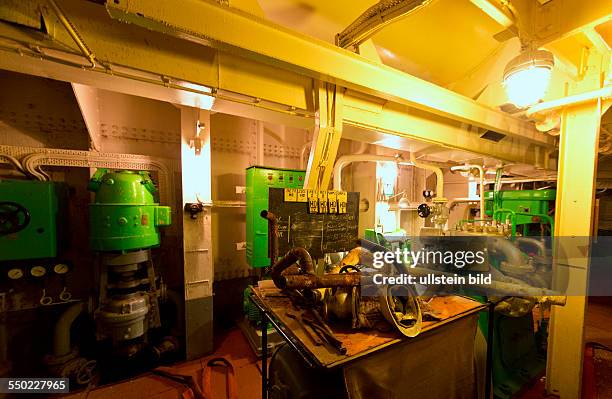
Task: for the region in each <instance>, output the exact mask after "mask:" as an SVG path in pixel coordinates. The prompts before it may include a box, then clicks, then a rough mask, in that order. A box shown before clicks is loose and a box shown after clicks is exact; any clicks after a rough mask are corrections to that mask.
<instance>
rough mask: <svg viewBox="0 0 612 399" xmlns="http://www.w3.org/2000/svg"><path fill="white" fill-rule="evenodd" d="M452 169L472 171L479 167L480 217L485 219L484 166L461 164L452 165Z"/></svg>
mask: <svg viewBox="0 0 612 399" xmlns="http://www.w3.org/2000/svg"><path fill="white" fill-rule="evenodd" d="M450 169H451V171H465V172H470V171H471V170H472V169H478V179H479V185H480V187H479V188H478V195H479V196H480V199H479V202H480V219H484V217H485V199H484V178H485V172H484V168H483V167H482V166H480V165H459V166H451V168H450ZM449 208H450V206H449ZM481 223H482V224H484V221H482V222H481Z"/></svg>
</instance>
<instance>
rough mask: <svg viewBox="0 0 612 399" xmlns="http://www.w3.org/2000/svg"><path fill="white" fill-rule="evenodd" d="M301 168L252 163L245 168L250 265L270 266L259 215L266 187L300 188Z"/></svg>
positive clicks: (265, 230)
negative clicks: (264, 165)
mask: <svg viewBox="0 0 612 399" xmlns="http://www.w3.org/2000/svg"><path fill="white" fill-rule="evenodd" d="M305 177H306V172H305V171H303V170H294V169H280V168H264V167H259V166H251V167H250V168H247V170H246V206H247V208H246V257H247V262H248V263H249V265H251V266H252V267H266V266H270V258H269V257H268V222H267V221H266V220H265V219H263V218H262V217H261V216H260V213H261V211H262V210H264V209H266V210H267V209H268V189H269V188H271V187H272V188H303V187H304V179H305Z"/></svg>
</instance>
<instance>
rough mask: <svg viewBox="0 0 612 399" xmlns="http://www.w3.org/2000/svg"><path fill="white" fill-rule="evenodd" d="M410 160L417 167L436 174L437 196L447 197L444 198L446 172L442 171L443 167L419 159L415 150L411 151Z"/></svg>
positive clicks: (440, 197)
mask: <svg viewBox="0 0 612 399" xmlns="http://www.w3.org/2000/svg"><path fill="white" fill-rule="evenodd" d="M410 162H412V164H413V165H414V166H415V167H417V168H421V169H426V170H431V171H433V172H434V173H435V174H436V191H437V193H436V197H437V198H438V199H439V200H442V199H445V198H444V174H443V173H442V169H440V168H439V167H438V166H436V165H433V164H430V163H427V162H421V161H417V160H416V157H415V156H414V152H411V153H410Z"/></svg>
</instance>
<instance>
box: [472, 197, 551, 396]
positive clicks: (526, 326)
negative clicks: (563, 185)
mask: <svg viewBox="0 0 612 399" xmlns="http://www.w3.org/2000/svg"><path fill="white" fill-rule="evenodd" d="M555 198H556V190H555V189H546V190H500V191H488V192H485V213H486V215H487V216H489V217H491V218H493V219H494V220H496V221H497V222H500V223H505V222H509V223H510V224H511V227H512V228H511V239H514V238H515V237H517V236H519V235H521V236H524V237H527V236H532V237H534V236H552V235H553V232H554V216H553V212H554V201H555ZM492 263H493V264H495V260H493V261H492ZM475 299H479V300H481V301H483V302H485V301H486V300H487V298H486V297H476V298H475ZM493 317H494V319H493V323H492V325H493V329H494V331H493V343H492V347H493V361H492V375H493V390H494V396H495V398H504V399H506V398H512V397H513V396H514V395H516V394H517V393H518V392H520V391H521V389H523V387H524V386H525V385H526V384H529V383H531V382H532V381H533V379H535V378H537V377H538V376H539V375H540V374H541V373H542V372H543V371H544V369H545V367H546V348H545V343H546V334H547V321H546V320H544V319H541V320H539V322H538V326H539V328H538V331H537V332H536V331H535V328H534V319H533V315H532V312H531V311H529V312H527V313H525V314H522V315H520V316H517V315H513V316H511V315H506V314H504V313H503V312H502V313H500V312H497V311H496V312H495V313H494V316H493ZM488 318H489V315H488V314H487V313H481V315H480V319H479V326H480V330H481V331H482V333H483V334H484V336H485V337H486V336H487V333H488V326H489V321H488Z"/></svg>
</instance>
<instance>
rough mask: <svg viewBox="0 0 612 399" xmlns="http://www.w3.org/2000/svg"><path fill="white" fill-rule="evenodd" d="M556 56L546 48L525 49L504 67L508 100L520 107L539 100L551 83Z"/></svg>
mask: <svg viewBox="0 0 612 399" xmlns="http://www.w3.org/2000/svg"><path fill="white" fill-rule="evenodd" d="M554 65H555V61H554V57H553V55H552V53H551V52H550V51H546V50H524V51H523V52H521V54H519V55H518V56H517V57H515V58H513V59H512V60H510V62H509V63H508V65H506V68H505V69H504V88H505V89H506V94H507V95H508V101H510V102H511V103H512V104H514V105H515V106H516V107H518V108H526V107H528V106H530V105H533V104H536V103H537V102H539V101H540V100H541V99H542V98H543V97H544V95H545V94H546V91H547V90H548V85H549V84H550V77H551V74H552V68H553V66H554Z"/></svg>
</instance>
